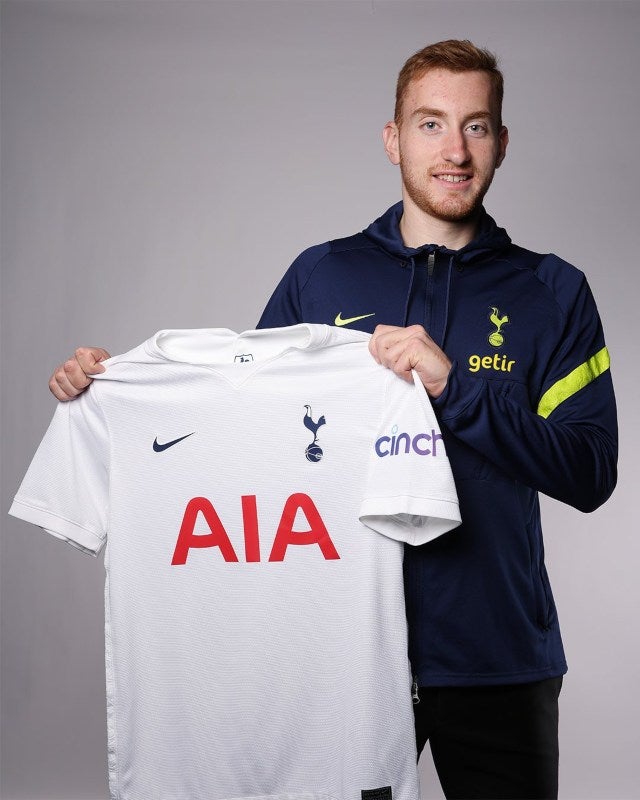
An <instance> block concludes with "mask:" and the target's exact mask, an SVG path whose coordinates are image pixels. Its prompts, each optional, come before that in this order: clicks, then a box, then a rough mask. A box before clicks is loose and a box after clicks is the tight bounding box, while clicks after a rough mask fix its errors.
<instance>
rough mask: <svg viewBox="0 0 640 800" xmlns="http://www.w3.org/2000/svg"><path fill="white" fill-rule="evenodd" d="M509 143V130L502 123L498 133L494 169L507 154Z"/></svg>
mask: <svg viewBox="0 0 640 800" xmlns="http://www.w3.org/2000/svg"><path fill="white" fill-rule="evenodd" d="M508 144H509V131H508V130H507V128H505V126H504V125H503V126H502V128H500V133H499V134H498V157H497V158H496V169H498V167H499V166H500V164H502V162H503V161H504V158H505V156H506V155H507V145H508Z"/></svg>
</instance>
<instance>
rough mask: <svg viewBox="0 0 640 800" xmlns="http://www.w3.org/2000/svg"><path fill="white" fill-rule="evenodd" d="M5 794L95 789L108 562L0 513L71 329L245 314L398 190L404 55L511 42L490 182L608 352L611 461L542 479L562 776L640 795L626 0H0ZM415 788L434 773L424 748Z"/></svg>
mask: <svg viewBox="0 0 640 800" xmlns="http://www.w3.org/2000/svg"><path fill="white" fill-rule="evenodd" d="M1 10H2V201H3V216H2V233H3V237H2V270H3V273H2V289H3V293H2V357H3V368H4V378H3V408H2V412H3V467H4V470H3V482H2V508H1V510H2V519H1V521H2V528H3V534H2V637H1V644H2V673H1V674H2V797H3V798H5V800H18V798H31V799H35V798H46V799H47V800H55V799H56V798H60V800H74V798H82V799H83V800H88V799H89V798H104V797H106V795H107V790H106V781H105V771H106V770H105V752H106V750H105V748H106V737H105V710H104V667H103V639H102V637H103V631H102V628H103V607H102V584H103V567H102V563H101V560H100V559H99V560H96V561H94V560H92V559H90V558H88V557H85V556H82V555H81V554H79V553H77V552H75V551H73V550H72V549H71V548H68V547H65V546H64V545H62V544H60V543H59V542H57V541H54V540H52V539H50V538H49V537H47V536H44V535H42V533H40V532H39V531H38V530H37V529H36V528H34V527H32V526H29V525H27V524H26V523H21V522H19V521H17V520H14V519H10V518H8V517H7V516H6V509H7V508H8V505H9V502H10V499H11V497H12V495H13V493H14V492H15V490H16V488H17V485H18V483H19V480H20V479H21V477H22V475H23V474H24V471H25V469H26V467H27V464H28V462H29V460H30V458H31V456H32V454H33V452H34V451H35V448H36V446H37V444H38V442H39V441H40V438H41V436H42V434H43V432H44V430H45V428H46V425H47V424H48V421H49V419H50V417H51V415H52V413H53V409H54V404H55V401H54V400H53V398H52V397H51V396H50V395H49V393H48V390H47V387H46V380H47V377H48V375H49V373H50V372H51V370H52V368H53V366H54V365H55V364H56V363H57V362H59V361H60V360H62V358H64V357H65V356H66V355H67V354H69V353H71V351H72V349H73V348H74V347H75V346H76V345H78V344H82V343H86V344H100V345H103V346H106V347H108V348H109V349H110V350H111V352H112V353H117V352H122V351H123V350H126V349H129V348H130V347H132V346H134V345H136V344H138V343H139V342H140V341H142V340H143V339H145V338H147V337H148V336H149V335H151V334H152V333H153V332H154V331H156V330H157V329H159V328H164V327H199V326H215V327H217V326H228V327H232V328H235V329H244V328H250V327H253V325H254V324H255V322H256V321H257V318H258V316H259V313H260V311H261V309H262V307H263V305H264V303H265V301H266V300H267V297H268V296H269V294H270V292H271V290H272V288H273V287H274V285H275V283H276V281H277V280H278V279H279V277H280V275H281V274H282V272H283V271H284V269H285V268H286V267H287V266H288V264H289V263H290V261H291V260H292V259H293V258H294V257H295V256H296V255H297V253H298V252H299V251H300V250H301V249H302V248H304V247H306V246H308V245H310V244H314V243H317V242H320V241H324V240H326V239H327V238H330V237H337V236H341V235H347V234H350V233H353V232H355V231H356V230H359V229H361V228H362V227H364V226H365V225H366V224H368V222H369V221H370V220H371V219H373V218H374V217H375V216H378V214H379V213H381V212H382V211H383V210H384V209H385V208H387V207H388V206H389V205H391V203H393V202H395V201H396V200H397V199H398V198H399V175H398V173H397V171H396V169H395V168H394V167H392V166H391V165H390V164H388V162H387V161H386V158H385V155H384V152H383V149H382V145H381V141H380V131H381V129H382V126H383V124H384V123H385V122H386V120H387V119H388V118H389V117H390V116H391V114H392V108H393V92H394V84H395V78H396V75H397V72H398V70H399V68H400V66H401V65H402V63H403V61H404V60H405V58H406V57H407V56H408V55H410V54H411V53H412V52H414V51H415V50H417V49H418V48H419V47H422V46H423V45H424V44H426V43H428V42H431V41H435V40H438V39H442V38H449V37H468V38H471V39H473V40H474V41H475V42H477V43H479V44H481V45H485V46H488V47H489V48H491V49H494V50H496V51H497V52H498V53H499V54H500V56H501V61H502V66H503V68H504V71H505V73H506V100H505V107H504V117H505V121H506V123H507V124H508V125H509V128H510V131H511V144H510V147H509V152H508V155H507V159H506V161H505V163H504V165H503V167H502V168H501V169H500V170H499V171H498V173H497V175H496V181H495V184H494V187H493V188H492V190H491V192H490V193H489V195H488V198H487V206H488V209H489V211H490V212H491V213H492V214H493V215H494V216H495V217H496V218H497V219H498V221H499V223H500V224H502V225H504V226H505V227H506V228H507V229H508V230H509V232H510V233H511V235H512V236H513V238H514V239H515V240H516V241H517V242H518V243H520V244H522V245H525V246H528V247H531V248H532V249H538V250H545V251H546V250H553V251H556V252H558V253H559V254H561V255H562V256H563V257H565V258H566V259H567V260H570V261H572V262H573V263H575V264H577V265H579V266H580V267H581V268H582V269H584V270H585V271H586V273H587V274H588V276H589V280H590V283H591V285H592V287H593V289H594V292H595V294H596V297H597V299H598V301H599V306H600V310H601V314H602V317H603V320H604V324H605V329H606V331H607V338H608V344H609V347H610V349H611V352H612V358H613V374H614V380H615V383H616V388H617V393H618V398H619V408H620V422H621V430H622V439H621V458H620V467H621V477H620V482H619V486H618V489H617V491H616V494H615V495H614V497H613V499H612V500H611V501H610V502H609V503H608V504H607V505H606V506H605V507H604V508H602V509H600V510H599V511H597V512H596V513H594V514H592V515H589V516H585V515H582V514H580V513H579V512H577V511H574V510H571V509H568V508H565V507H563V506H561V505H560V504H558V503H554V502H551V501H545V502H544V509H543V511H544V516H545V521H546V527H545V530H546V542H547V552H548V566H549V570H550V573H551V578H552V582H553V585H554V589H555V594H556V599H557V602H558V605H559V610H560V615H561V621H562V624H563V630H564V637H565V644H566V650H567V654H568V659H569V664H570V671H569V675H568V677H567V678H566V680H565V686H564V689H563V693H562V698H561V746H562V751H561V752H562V758H561V796H562V797H563V798H601V799H602V800H615V799H619V798H633V797H640V790H639V788H638V784H639V779H638V771H637V759H638V752H640V737H639V732H638V713H639V711H640V708H639V705H640V704H639V697H640V691H639V689H638V676H639V650H640V647H639V643H638V633H637V630H638V608H639V600H640V581H638V577H637V573H638V563H639V558H638V556H639V554H640V544H639V538H640V537H639V536H638V525H637V523H636V519H635V518H636V513H634V504H636V502H637V498H638V489H637V485H636V484H637V476H638V470H637V467H638V456H637V453H638V447H639V445H640V437H639V436H638V422H637V415H636V412H635V410H636V407H637V380H636V371H637V369H638V345H637V336H638V324H637V317H638V297H639V293H638V289H639V281H638V249H639V248H638V233H639V228H640V213H639V211H640V206H639V203H638V196H639V192H640V170H639V164H640V158H639V154H638V135H639V131H640V104H639V92H638V83H639V79H640V48H639V47H638V38H639V34H640V5H639V4H638V3H637V2H619V1H618V0H611V1H610V2H581V1H573V2H533V1H531V0H523V1H522V2H517V1H514V2H500V1H498V0H496V1H495V2H489V1H487V2H484V0H471V1H470V2H452V1H451V0H449V2H401V1H397V2H383V1H382V0H375V1H374V0H369V1H366V0H363V1H362V2H317V1H316V2H314V1H313V0H312V1H311V2H270V1H269V0H262V1H261V0H254V1H253V2H238V1H237V0H236V2H197V0H196V1H194V0H192V1H191V2H184V1H181V0H163V1H162V2H160V1H158V0H147V1H146V2H144V1H143V2H138V1H137V0H125V1H124V2H123V1H113V2H109V1H105V0H4V2H2V4H1ZM421 769H422V777H423V797H424V798H438V797H441V796H442V795H441V792H440V789H439V787H438V784H437V781H436V779H435V777H434V775H433V771H432V767H431V762H430V759H429V758H427V759H423V763H422V765H421Z"/></svg>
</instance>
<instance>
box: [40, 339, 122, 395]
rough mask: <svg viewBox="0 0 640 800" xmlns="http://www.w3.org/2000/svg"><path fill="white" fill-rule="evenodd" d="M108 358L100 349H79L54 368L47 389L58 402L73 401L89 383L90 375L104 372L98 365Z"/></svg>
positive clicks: (104, 351) (105, 352) (100, 365)
mask: <svg viewBox="0 0 640 800" xmlns="http://www.w3.org/2000/svg"><path fill="white" fill-rule="evenodd" d="M107 358H110V356H109V353H107V351H106V350H103V349H102V348H101V347H79V348H78V349H77V350H76V352H75V354H74V355H73V356H72V357H71V358H70V359H69V360H68V361H65V362H64V364H60V366H59V367H57V368H56V370H55V371H54V373H53V375H52V376H51V378H49V389H50V390H51V392H52V394H54V395H55V396H56V397H57V398H58V400H62V401H65V400H73V398H74V397H77V396H78V395H79V394H82V392H84V390H85V389H86V388H87V386H89V384H90V383H91V381H92V380H93V379H92V377H91V376H92V375H96V374H98V373H99V372H104V367H103V366H102V364H101V363H100V362H101V361H104V360H105V359H107Z"/></svg>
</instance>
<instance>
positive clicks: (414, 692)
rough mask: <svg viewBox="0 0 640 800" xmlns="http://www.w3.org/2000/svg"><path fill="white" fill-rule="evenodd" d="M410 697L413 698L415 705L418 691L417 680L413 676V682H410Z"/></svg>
mask: <svg viewBox="0 0 640 800" xmlns="http://www.w3.org/2000/svg"><path fill="white" fill-rule="evenodd" d="M411 699H412V700H413V705H414V706H417V705H418V703H419V702H420V693H419V690H418V681H417V680H416V679H415V678H414V679H413V683H412V684H411Z"/></svg>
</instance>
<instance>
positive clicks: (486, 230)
mask: <svg viewBox="0 0 640 800" xmlns="http://www.w3.org/2000/svg"><path fill="white" fill-rule="evenodd" d="M402 211H403V204H402V201H400V202H399V203H396V204H395V205H393V206H391V208H389V209H388V210H387V211H385V213H384V214H383V215H382V216H381V217H378V219H376V220H375V221H374V222H372V223H371V225H369V227H368V228H365V230H364V231H363V233H364V235H365V236H366V237H367V238H368V239H371V241H373V242H375V243H376V245H378V247H381V248H382V249H383V250H385V251H386V252H387V253H389V254H390V255H392V256H396V257H398V258H401V259H410V258H411V257H412V256H415V255H417V254H418V253H423V252H433V251H436V250H437V251H438V252H441V253H447V254H449V255H451V256H455V258H456V260H457V261H458V262H460V263H463V264H469V263H471V262H472V261H476V260H479V259H481V258H482V257H483V256H485V255H487V254H488V253H494V254H495V253H496V251H499V250H503V249H505V248H506V247H508V246H509V245H510V244H511V238H510V237H509V235H508V234H507V232H506V231H505V230H504V228H499V227H498V226H497V225H496V223H495V222H494V220H493V219H492V218H491V217H490V216H489V215H488V214H487V212H486V211H485V209H484V207H483V208H482V211H481V215H480V220H479V223H478V232H477V235H476V236H475V238H474V239H473V240H472V241H471V242H469V244H467V245H465V246H464V247H462V248H460V250H449V249H448V248H446V247H442V246H441V245H434V244H424V245H423V246H422V247H418V248H414V247H407V246H406V245H405V243H404V242H403V241H402V237H401V235H400V218H401V217H402Z"/></svg>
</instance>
